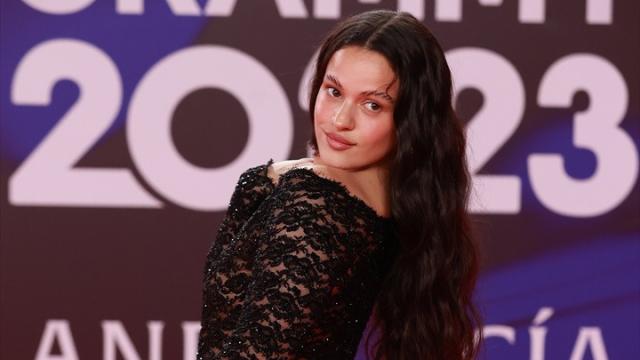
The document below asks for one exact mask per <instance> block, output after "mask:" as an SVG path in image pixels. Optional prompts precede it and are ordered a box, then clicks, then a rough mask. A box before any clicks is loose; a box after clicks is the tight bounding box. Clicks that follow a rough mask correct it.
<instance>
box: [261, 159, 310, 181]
mask: <svg viewBox="0 0 640 360" xmlns="http://www.w3.org/2000/svg"><path fill="white" fill-rule="evenodd" d="M316 167H317V164H315V163H314V162H313V158H301V159H296V160H284V161H277V162H274V163H272V164H271V166H269V168H267V175H268V176H269V178H271V180H272V181H273V183H274V184H277V183H278V179H279V178H280V175H282V174H284V173H286V172H287V171H289V170H291V169H293V168H307V169H315V168H316Z"/></svg>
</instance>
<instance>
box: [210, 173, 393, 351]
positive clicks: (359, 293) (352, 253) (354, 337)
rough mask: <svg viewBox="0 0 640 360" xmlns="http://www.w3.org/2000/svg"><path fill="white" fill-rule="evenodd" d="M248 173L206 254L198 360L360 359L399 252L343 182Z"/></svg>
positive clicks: (388, 229) (387, 227)
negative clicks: (368, 326)
mask: <svg viewBox="0 0 640 360" xmlns="http://www.w3.org/2000/svg"><path fill="white" fill-rule="evenodd" d="M272 162H273V160H270V161H269V162H268V163H267V164H265V165H260V166H257V167H254V168H251V169H249V170H247V171H245V172H244V173H243V174H242V175H241V176H240V179H239V181H238V183H237V185H236V189H235V191H234V194H233V196H232V197H231V201H230V205H229V209H228V211H227V214H226V216H225V218H224V220H223V221H222V223H221V225H220V228H219V230H218V234H217V236H216V240H215V242H214V243H213V245H212V247H211V249H210V252H209V254H208V256H207V260H206V266H205V271H204V282H203V308H202V309H203V310H202V328H201V331H200V338H199V342H198V359H199V360H205V359H207V360H209V359H353V357H354V356H355V353H356V350H357V347H358V344H359V341H360V337H361V335H362V332H363V330H364V328H365V325H366V322H367V320H368V318H369V315H370V313H371V310H372V308H373V304H374V302H375V298H376V296H377V293H378V291H379V289H380V284H381V283H382V279H383V277H384V276H385V274H386V273H387V271H388V269H389V266H390V264H391V262H392V260H393V257H394V254H395V252H396V247H395V245H394V243H395V242H394V241H393V222H392V221H391V220H390V219H385V218H382V217H379V216H378V215H376V213H375V211H374V210H373V209H371V208H370V207H368V206H367V205H366V204H365V203H364V202H363V201H361V200H360V199H358V198H356V197H354V196H352V195H351V194H349V192H348V191H347V190H346V188H345V187H344V186H342V185H341V184H340V183H338V182H336V181H333V180H330V179H327V178H324V177H321V176H319V175H317V174H316V173H314V171H313V170H310V169H304V168H297V169H295V168H294V169H291V170H289V171H287V172H286V173H284V174H282V175H280V178H279V180H278V183H277V184H274V183H273V181H272V180H271V178H270V177H269V176H268V175H267V170H268V167H269V166H270V165H271V163H272Z"/></svg>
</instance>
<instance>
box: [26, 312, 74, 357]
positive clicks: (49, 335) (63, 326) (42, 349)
mask: <svg viewBox="0 0 640 360" xmlns="http://www.w3.org/2000/svg"><path fill="white" fill-rule="evenodd" d="M56 339H57V340H58V344H59V346H60V352H61V354H60V355H52V354H51V350H52V349H53V344H54V341H56ZM36 360H78V351H77V350H76V346H75V344H74V342H73V336H72V335H71V328H70V327H69V322H68V321H67V320H48V321H47V325H46V327H45V328H44V333H43V334H42V339H40V344H39V345H38V352H37V353H36Z"/></svg>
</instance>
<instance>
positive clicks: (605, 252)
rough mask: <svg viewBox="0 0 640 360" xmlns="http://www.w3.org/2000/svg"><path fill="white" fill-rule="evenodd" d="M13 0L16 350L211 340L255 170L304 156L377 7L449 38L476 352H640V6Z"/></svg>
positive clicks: (5, 117)
mask: <svg viewBox="0 0 640 360" xmlns="http://www.w3.org/2000/svg"><path fill="white" fill-rule="evenodd" d="M0 4H1V8H0V15H1V58H0V59H1V64H0V71H1V79H2V81H1V86H2V88H1V90H0V106H1V108H0V111H1V123H0V124H1V128H0V143H1V145H0V146H1V147H0V149H1V157H0V158H1V166H0V178H1V193H2V201H1V208H0V210H1V214H0V219H1V220H0V221H1V227H0V230H1V243H0V244H1V248H0V250H1V262H0V277H1V280H0V281H1V282H0V285H1V288H0V319H1V327H0V357H1V358H2V359H7V360H8V359H37V360H45V359H51V360H53V359H56V360H61V359H65V360H75V359H105V360H115V359H126V360H138V359H149V360H161V359H185V360H186V359H194V358H195V347H196V342H197V334H198V328H199V319H200V306H201V280H202V269H203V265H204V259H205V255H206V253H207V251H208V248H209V246H210V245H211V243H212V241H213V240H214V238H215V234H216V230H217V227H218V225H219V223H220V221H221V219H222V217H223V215H224V211H225V207H226V205H227V204H228V201H229V198H230V196H231V193H232V191H233V188H234V185H235V182H236V180H237V179H238V176H239V174H240V173H241V172H242V171H244V170H246V169H247V168H249V167H253V166H257V165H259V164H264V163H266V162H267V160H269V159H270V158H273V159H275V160H284V159H294V158H299V157H304V156H307V151H308V150H307V148H306V141H307V139H308V135H309V134H310V131H311V124H310V122H309V114H308V109H307V104H306V98H307V84H308V80H309V77H310V67H311V65H312V62H313V57H314V54H315V51H316V49H317V46H318V44H319V43H320V42H321V40H322V38H323V36H324V35H325V34H326V33H327V31H328V30H329V29H331V28H332V27H333V26H334V25H335V24H336V23H337V21H339V20H340V19H341V18H344V17H346V16H348V15H351V14H354V13H357V12H361V11H365V10H371V9H374V8H388V9H396V10H403V11H407V12H410V13H412V14H414V15H415V16H416V17H418V18H419V19H421V20H422V21H424V23H425V24H427V25H428V26H429V28H431V29H432V30H433V32H434V33H435V34H436V36H437V37H438V38H439V39H440V40H441V43H442V45H443V47H444V48H445V50H446V52H447V58H448V61H449V64H450V66H451V69H452V72H453V76H454V80H455V89H456V90H455V97H456V109H457V110H458V112H459V114H460V116H461V118H463V119H464V120H465V121H466V122H467V131H468V134H469V144H470V151H469V157H470V164H471V171H472V172H473V175H474V201H473V203H472V205H471V211H472V212H473V213H474V218H473V219H474V224H475V227H476V231H477V236H478V240H479V242H480V243H481V245H482V252H483V254H482V260H483V271H482V274H481V279H480V284H479V289H478V296H477V300H478V303H479V305H480V307H481V309H482V310H483V312H484V314H485V318H486V327H485V336H486V339H485V348H484V352H483V355H482V356H481V358H487V359H531V360H543V359H571V360H578V359H597V360H603V359H638V358H640V223H639V222H640V191H639V190H638V149H639V145H640V140H639V138H640V136H639V134H640V121H639V120H640V119H639V117H640V104H639V101H638V100H639V96H638V95H639V91H640V89H639V85H640V70H639V69H640V66H639V64H640V25H639V21H638V19H639V15H640V2H638V1H636V0H625V1H621V0H618V1H616V0H570V1H568V0H567V1H545V0H520V1H515V0H512V1H502V0H476V1H471V0H469V1H464V2H463V1H461V0H430V1H421V0H398V1H372V0H369V1H365V0H360V1H340V0H322V1H319V0H316V1H308V0H305V1H302V0H269V1H267V0H261V1H248V0H243V1H234V0H210V1H195V0H166V1H143V0H112V1H95V0H66V1H47V0H22V1H20V0H1V1H0ZM357 358H359V359H364V358H365V357H364V348H363V347H361V348H360V350H359V353H358V356H357Z"/></svg>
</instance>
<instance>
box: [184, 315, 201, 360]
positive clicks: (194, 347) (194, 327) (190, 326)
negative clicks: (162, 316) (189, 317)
mask: <svg viewBox="0 0 640 360" xmlns="http://www.w3.org/2000/svg"><path fill="white" fill-rule="evenodd" d="M199 335H200V322H198V321H184V322H183V323H182V346H183V348H182V358H183V359H184V360H193V359H195V358H196V355H197V352H198V336H199Z"/></svg>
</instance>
